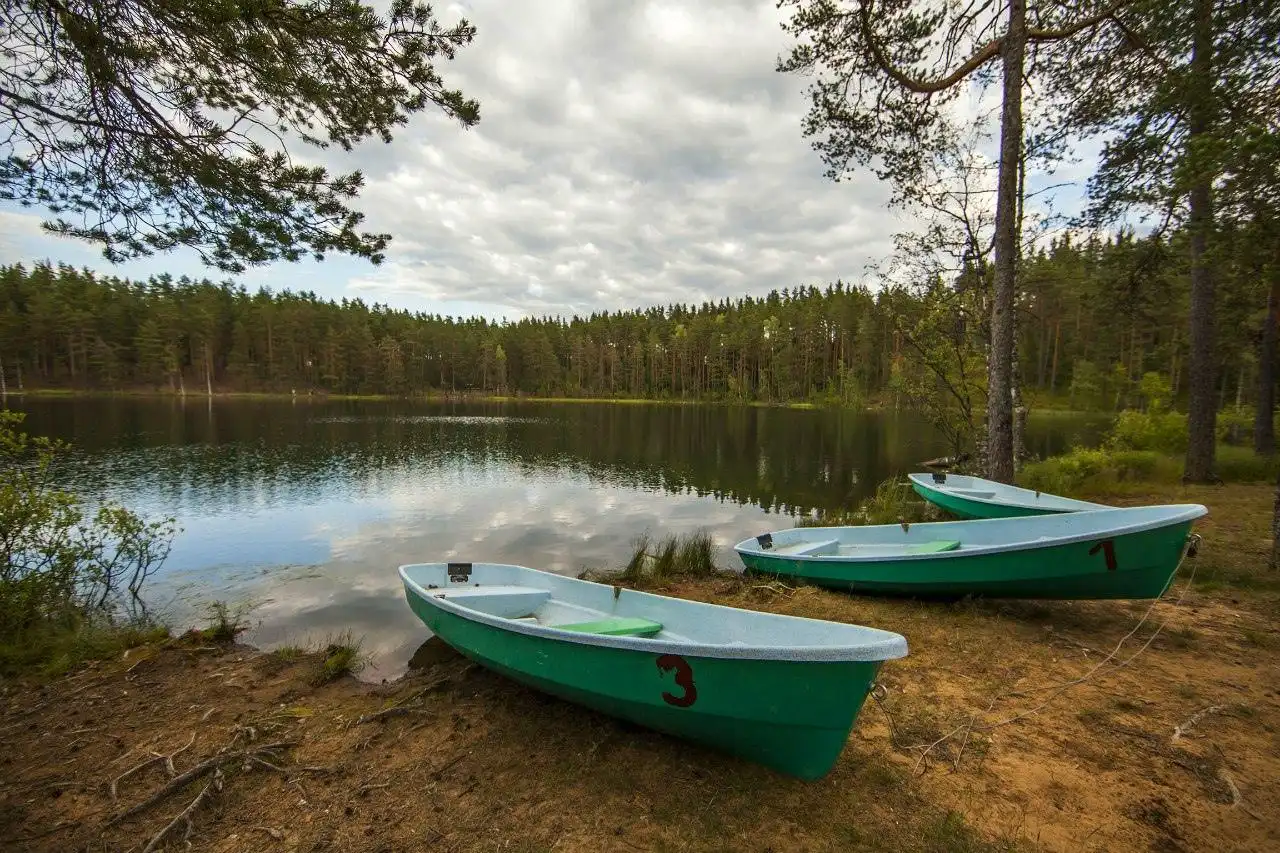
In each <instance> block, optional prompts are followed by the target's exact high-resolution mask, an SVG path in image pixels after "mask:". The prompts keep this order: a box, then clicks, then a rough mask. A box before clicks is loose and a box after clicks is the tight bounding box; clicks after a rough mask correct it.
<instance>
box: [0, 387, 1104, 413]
mask: <svg viewBox="0 0 1280 853" xmlns="http://www.w3.org/2000/svg"><path fill="white" fill-rule="evenodd" d="M5 396H6V397H18V398H22V397H28V398H33V399H37V398H44V399H111V398H123V399H143V400H151V399H171V400H178V401H181V402H188V401H200V400H210V399H212V400H263V401H280V402H283V401H286V400H288V401H292V402H303V401H305V402H309V403H317V402H406V403H480V404H483V403H493V404H507V403H513V404H521V403H546V404H612V405H619V406H721V407H742V408H761V409H794V410H797V411H806V410H814V411H835V410H839V411H853V412H886V411H894V407H893V406H892V405H891V404H890V403H888V402H886V401H883V400H876V399H870V400H868V401H865V402H863V403H862V404H860V405H857V406H853V405H845V404H842V403H836V402H825V401H819V402H814V401H807V400H786V401H768V400H725V399H689V398H671V399H664V398H646V397H565V396H547V397H543V396H536V395H512V394H478V393H472V392H458V393H452V394H451V393H439V392H435V393H427V394H421V393H416V394H400V395H397V394H336V393H327V392H326V393H296V394H292V393H289V392H285V391H214V392H213V394H212V395H209V394H206V393H199V392H194V391H193V392H190V393H187V394H179V393H178V392H176V391H166V390H162V389H138V388H128V389H91V388H27V389H23V390H21V391H15V390H12V389H10V390H9V391H8V393H7V394H6V395H5ZM899 411H911V410H909V409H900V410H899ZM1027 413H1028V415H1029V416H1065V417H1080V416H1090V417H1115V415H1116V412H1114V411H1110V410H1105V411H1104V410H1093V409H1073V408H1069V407H1061V406H1058V405H1047V406H1032V407H1029V408H1028V409H1027Z"/></svg>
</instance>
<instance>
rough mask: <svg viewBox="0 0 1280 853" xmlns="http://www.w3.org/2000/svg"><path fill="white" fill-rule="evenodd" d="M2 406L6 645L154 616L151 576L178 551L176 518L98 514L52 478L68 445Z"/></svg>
mask: <svg viewBox="0 0 1280 853" xmlns="http://www.w3.org/2000/svg"><path fill="white" fill-rule="evenodd" d="M22 420H23V416H22V415H21V414H17V413H13V412H8V411H0V644H6V645H8V644H22V643H37V642H40V641H43V640H44V639H47V638H49V637H50V636H56V635H58V634H59V633H61V632H71V633H75V632H77V631H80V630H81V629H83V628H86V626H92V627H98V628H100V627H103V626H108V625H111V624H114V621H115V620H116V619H118V618H120V617H124V618H126V619H127V620H129V621H131V622H133V623H137V624H145V623H146V622H147V621H148V619H149V614H148V613H147V610H146V607H145V604H144V602H143V600H142V597H141V592H142V587H143V584H144V583H145V582H146V580H147V578H148V577H149V576H150V575H151V574H152V573H153V572H154V571H155V570H156V568H158V567H159V565H160V564H161V563H162V562H163V561H164V559H165V558H166V557H167V556H168V553H169V543H170V541H171V539H172V536H173V532H174V523H173V521H172V519H166V520H162V521H155V522H150V523H148V522H145V521H143V520H142V519H141V518H139V517H138V516H136V515H134V514H133V513H131V512H129V511H128V510H126V509H124V508H122V507H119V506H116V505H114V504H104V505H102V506H100V507H98V508H97V509H96V510H94V511H92V512H90V510H89V509H88V507H87V506H86V504H85V501H84V500H83V499H82V498H81V497H79V496H78V495H75V494H72V493H69V492H66V491H63V490H60V489H58V488H56V487H55V486H54V485H53V473H54V465H55V463H56V461H57V459H58V457H59V455H61V454H62V453H64V452H66V450H67V448H66V446H65V445H64V444H62V443H60V442H56V441H51V440H49V439H46V438H41V437H34V438H33V437H31V436H28V435H27V434H26V433H24V432H22V431H20V429H19V427H20V425H21V423H22Z"/></svg>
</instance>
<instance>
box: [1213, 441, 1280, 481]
mask: <svg viewBox="0 0 1280 853" xmlns="http://www.w3.org/2000/svg"><path fill="white" fill-rule="evenodd" d="M1214 459H1215V467H1216V469H1217V474H1218V476H1219V477H1220V478H1222V480H1223V481H1224V482H1227V483H1258V482H1270V481H1274V480H1275V479H1276V477H1277V475H1280V456H1275V455H1272V456H1259V455H1258V454H1256V453H1254V452H1253V449H1252V448H1250V447H1235V446H1231V445H1225V444H1219V445H1218V449H1217V452H1216V454H1215V457H1214Z"/></svg>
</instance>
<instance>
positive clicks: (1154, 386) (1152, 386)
mask: <svg viewBox="0 0 1280 853" xmlns="http://www.w3.org/2000/svg"><path fill="white" fill-rule="evenodd" d="M1138 393H1139V394H1141V395H1142V399H1143V402H1144V403H1145V404H1146V409H1147V411H1148V412H1151V413H1153V414H1154V413H1157V412H1163V411H1166V410H1168V408H1169V404H1170V402H1171V401H1172V398H1173V385H1172V384H1171V383H1170V382H1169V380H1168V379H1166V378H1165V377H1164V376H1163V375H1162V374H1160V373H1157V372H1156V371H1154V370H1148V371H1147V372H1146V373H1144V374H1142V380H1141V381H1140V382H1139V383H1138Z"/></svg>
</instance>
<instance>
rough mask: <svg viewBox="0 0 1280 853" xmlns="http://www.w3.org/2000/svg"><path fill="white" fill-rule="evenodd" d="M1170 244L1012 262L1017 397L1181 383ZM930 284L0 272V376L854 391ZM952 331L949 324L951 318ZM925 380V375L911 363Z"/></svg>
mask: <svg viewBox="0 0 1280 853" xmlns="http://www.w3.org/2000/svg"><path fill="white" fill-rule="evenodd" d="M1179 239H1180V238H1179V237H1178V236H1175V237H1173V238H1172V239H1171V240H1162V239H1158V238H1150V239H1139V238H1135V237H1134V236H1132V235H1128V234H1122V235H1120V236H1119V237H1116V238H1112V239H1099V238H1090V239H1086V240H1072V239H1070V238H1069V237H1065V236H1064V237H1061V238H1059V239H1057V240H1055V241H1053V242H1052V243H1051V244H1050V245H1048V246H1046V247H1045V248H1044V250H1043V251H1040V252H1038V253H1035V254H1031V255H1030V256H1029V257H1027V258H1026V259H1025V260H1024V262H1023V270H1022V274H1021V276H1020V282H1021V288H1020V293H1019V300H1018V307H1019V323H1018V328H1019V347H1018V350H1019V356H1020V357H1019V361H1018V366H1019V378H1020V381H1021V384H1022V387H1023V389H1024V393H1026V394H1028V395H1031V396H1032V397H1034V396H1035V394H1036V392H1041V393H1042V395H1054V396H1055V397H1060V398H1066V399H1067V400H1068V401H1069V402H1071V403H1072V404H1073V405H1075V406H1077V407H1081V408H1108V409H1112V408H1120V407H1123V406H1125V405H1126V404H1131V403H1133V402H1134V400H1133V395H1135V394H1136V393H1137V390H1138V386H1139V380H1140V379H1141V377H1142V376H1143V375H1144V374H1145V373H1148V372H1152V371H1154V372H1157V373H1159V374H1161V375H1163V376H1164V377H1165V378H1166V380H1167V382H1168V383H1169V385H1170V386H1171V387H1172V389H1173V393H1174V396H1175V398H1176V397H1178V396H1179V394H1180V392H1182V391H1183V389H1184V386H1185V367H1184V365H1185V363H1186V351H1187V343H1186V332H1185V329H1186V327H1187V310H1188V288H1189V283H1188V275H1187V269H1186V263H1185V257H1186V252H1185V251H1184V250H1183V247H1182V246H1180V245H1177V243H1178V241H1179ZM1227 268H1228V272H1229V274H1228V275H1226V276H1224V279H1223V281H1222V283H1221V288H1220V293H1219V299H1218V318H1217V322H1218V325H1219V328H1220V329H1221V330H1222V332H1221V334H1220V336H1219V341H1220V344H1219V347H1218V362H1219V371H1218V375H1219V377H1220V387H1219V402H1220V404H1222V405H1227V404H1248V403H1251V402H1252V400H1253V398H1254V394H1255V393H1256V390H1255V386H1256V378H1255V377H1256V373H1257V369H1258V363H1257V347H1258V339H1259V335H1260V334H1261V329H1262V327H1263V317H1264V316H1265V309H1266V305H1267V296H1268V294H1267V292H1266V290H1265V288H1264V284H1263V277H1260V276H1258V275H1256V271H1253V270H1249V269H1239V270H1235V269H1232V268H1231V267H1230V265H1227ZM927 301H928V295H927V289H926V290H922V289H921V288H919V287H912V288H902V287H887V286H886V287H881V288H878V289H876V290H874V291H873V290H871V289H868V288H867V287H865V286H850V285H848V284H845V283H842V282H836V283H835V284H832V285H828V286H825V287H821V288H818V287H813V286H801V287H797V288H795V289H794V290H792V289H783V290H782V291H781V292H772V293H770V294H768V296H766V297H764V298H751V297H744V298H741V299H737V300H733V301H730V300H724V301H721V302H715V303H710V302H709V303H704V304H701V305H672V306H667V307H655V308H648V309H645V310H635V311H623V312H617V313H597V314H592V315H591V316H589V317H573V318H571V319H564V318H541V319H524V320H520V321H518V322H512V323H493V322H489V321H486V320H484V319H455V318H448V317H439V316H431V315H426V314H415V313H408V312H405V311H398V310H393V309H391V308H388V307H385V306H382V305H367V304H365V303H364V302H362V301H360V300H345V299H344V300H342V301H341V302H340V303H335V302H332V301H328V300H323V299H320V298H318V297H317V296H316V295H315V294H313V293H309V292H289V291H285V292H281V293H271V292H267V291H259V292H257V293H249V292H247V291H246V290H245V289H244V288H243V287H238V286H236V285H234V284H233V283H230V282H222V283H214V282H211V281H207V280H201V281H192V280H190V279H187V278H182V279H177V280H174V279H172V278H169V277H167V276H162V277H158V278H153V279H151V280H149V281H145V282H135V281H128V280H121V279H118V278H113V277H103V276H99V275H95V274H94V273H92V272H90V271H88V270H77V269H74V268H71V267H67V266H58V267H52V266H49V265H46V264H37V265H35V266H33V267H29V268H28V267H25V266H23V265H14V266H7V267H0V374H2V375H3V377H4V381H5V383H6V387H7V388H8V390H10V391H14V390H18V389H19V388H48V387H65V388H83V389H119V388H132V389H157V390H166V391H174V392H179V393H188V394H189V393H209V392H217V391H232V390H234V391H276V392H286V393H287V392H290V391H291V390H292V391H297V392H298V393H308V392H315V393H323V392H328V393H344V394H374V393H377V394H414V393H423V392H442V391H444V392H478V393H488V394H530V395H544V396H571V397H575V396H597V397H603V396H629V397H652V398H685V399H715V400H726V399H727V400H760V401H816V402H842V403H845V404H854V405H856V404H859V403H862V402H866V401H869V400H873V399H879V400H889V399H891V398H892V396H893V395H894V394H895V393H897V392H898V391H900V390H901V389H903V388H906V387H908V383H907V382H906V380H907V379H909V378H910V377H911V376H912V375H913V374H915V373H919V372H921V371H926V367H925V366H924V364H923V362H922V359H921V357H920V355H921V352H922V350H923V349H927V345H926V346H924V347H922V346H921V344H922V342H921V341H920V340H919V337H920V336H921V335H924V334H926V333H927V330H926V327H923V326H922V325H921V316H922V314H923V313H925V312H926V311H927V310H928V304H927ZM955 334H961V333H960V332H956V333H955ZM924 378H925V379H926V380H927V378H928V377H924Z"/></svg>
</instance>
